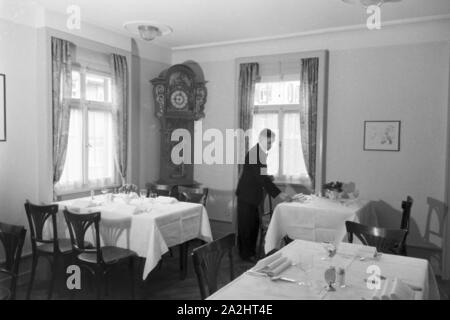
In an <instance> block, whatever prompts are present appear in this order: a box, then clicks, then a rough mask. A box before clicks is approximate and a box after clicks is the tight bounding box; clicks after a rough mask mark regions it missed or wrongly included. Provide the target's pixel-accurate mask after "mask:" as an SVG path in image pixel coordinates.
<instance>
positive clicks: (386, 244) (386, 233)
mask: <svg viewBox="0 0 450 320" xmlns="http://www.w3.org/2000/svg"><path fill="white" fill-rule="evenodd" d="M345 226H346V228H347V234H348V242H350V243H353V236H354V235H355V236H356V237H357V238H358V239H359V240H360V241H361V242H362V243H363V244H364V245H366V246H372V247H375V248H377V251H378V252H384V253H389V254H401V252H400V250H399V245H400V244H401V243H402V242H404V241H405V237H406V230H403V229H385V228H377V227H372V226H366V225H363V224H360V223H356V222H353V221H346V222H345Z"/></svg>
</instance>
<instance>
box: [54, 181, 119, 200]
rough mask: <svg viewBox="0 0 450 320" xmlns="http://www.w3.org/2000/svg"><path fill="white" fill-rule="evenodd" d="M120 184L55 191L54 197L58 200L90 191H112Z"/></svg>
mask: <svg viewBox="0 0 450 320" xmlns="http://www.w3.org/2000/svg"><path fill="white" fill-rule="evenodd" d="M120 186H121V185H120V184H113V185H106V186H102V187H99V186H95V187H91V188H90V187H83V188H79V189H68V190H61V191H56V196H57V197H58V198H61V197H64V198H68V197H70V196H75V195H78V194H82V193H87V192H90V191H91V190H94V192H98V191H101V190H102V189H114V188H120Z"/></svg>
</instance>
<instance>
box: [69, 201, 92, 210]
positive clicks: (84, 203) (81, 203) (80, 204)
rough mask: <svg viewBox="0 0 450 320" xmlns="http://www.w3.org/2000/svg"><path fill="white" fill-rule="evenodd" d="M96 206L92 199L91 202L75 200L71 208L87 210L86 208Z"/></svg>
mask: <svg viewBox="0 0 450 320" xmlns="http://www.w3.org/2000/svg"><path fill="white" fill-rule="evenodd" d="M95 206H96V204H95V203H94V202H93V201H92V200H90V199H89V200H86V199H77V200H74V201H73V202H72V203H71V204H70V207H73V208H78V209H86V208H90V207H95Z"/></svg>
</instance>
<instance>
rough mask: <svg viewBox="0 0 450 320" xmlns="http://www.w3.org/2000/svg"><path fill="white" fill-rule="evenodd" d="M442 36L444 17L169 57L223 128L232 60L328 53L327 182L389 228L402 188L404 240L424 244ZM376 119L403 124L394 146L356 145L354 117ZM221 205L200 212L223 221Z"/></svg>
mask: <svg viewBox="0 0 450 320" xmlns="http://www.w3.org/2000/svg"><path fill="white" fill-rule="evenodd" d="M449 40H450V21H449V20H448V19H444V20H437V21H427V22H417V23H412V24H408V25H406V24H405V25H393V26H387V27H383V28H382V29H381V30H380V31H375V32H373V31H368V30H365V29H361V30H348V31H344V32H341V31H340V32H334V33H333V32H331V33H327V34H316V35H308V36H304V37H301V38H289V39H280V40H273V41H270V42H268V41H266V42H265V41H261V42H255V43H245V44H237V45H223V46H212V47H198V48H188V49H179V50H175V51H174V54H173V62H174V63H178V62H183V61H185V60H188V59H189V60H195V61H196V62H198V63H199V64H200V65H201V67H202V68H203V69H204V72H205V78H206V80H208V81H209V82H208V85H207V86H208V90H209V91H210V95H209V98H208V102H207V105H206V110H207V112H208V111H209V112H211V113H210V114H209V113H207V114H206V119H205V120H204V122H205V124H206V125H207V126H208V127H217V128H219V129H223V128H234V127H236V123H237V117H236V103H235V101H236V100H235V97H236V83H237V82H236V80H237V79H236V67H235V61H236V60H237V59H238V58H241V57H249V56H260V55H270V54H284V53H290V52H302V51H312V50H324V49H327V50H329V51H330V63H329V68H330V70H329V96H328V132H327V140H328V142H327V159H326V161H327V166H326V170H327V173H326V180H336V179H340V180H344V181H354V182H356V184H357V188H358V189H360V191H361V196H362V197H364V198H366V199H371V200H375V201H377V202H378V210H379V215H380V223H382V224H383V225H387V226H391V227H397V226H398V224H399V222H400V220H399V219H400V211H399V209H400V202H401V200H403V199H405V197H406V195H407V194H410V195H411V196H412V197H413V198H414V199H415V203H414V206H413V210H412V219H413V225H412V233H411V235H410V238H409V239H410V243H411V244H418V245H423V244H424V243H423V241H422V235H423V233H424V228H425V221H426V215H427V210H428V208H427V204H426V197H428V196H430V197H434V198H437V199H439V200H441V201H444V200H445V197H444V190H445V160H446V158H445V153H444V151H443V150H445V144H446V141H447V137H446V127H447V120H446V119H447V108H448V82H449V79H448V78H449V57H450V48H449ZM218 88H220V89H218ZM216 91H219V92H220V93H217V92H216ZM216 94H218V96H216V97H215V95H216ZM213 113H214V115H212V114H213ZM380 119H381V120H383V119H386V120H389V119H392V120H401V121H402V142H401V143H402V146H401V151H400V152H367V151H366V152H364V151H362V139H363V121H364V120H380ZM206 125H205V126H206ZM231 172H232V170H228V169H227V168H226V167H214V166H213V167H212V168H199V169H198V170H197V171H196V179H199V180H200V181H202V182H204V183H205V184H206V185H213V186H215V185H217V184H218V181H220V184H222V185H226V186H227V189H230V188H234V187H235V185H236V180H237V177H236V174H235V173H234V177H233V179H230V177H229V174H231ZM218 177H221V178H220V180H218ZM222 181H223V182H222ZM223 211H224V209H222V211H217V212H211V211H209V212H210V215H211V216H213V217H216V216H219V215H220V217H219V219H221V220H228V221H230V219H231V216H232V215H230V214H229V211H228V210H226V212H225V214H223Z"/></svg>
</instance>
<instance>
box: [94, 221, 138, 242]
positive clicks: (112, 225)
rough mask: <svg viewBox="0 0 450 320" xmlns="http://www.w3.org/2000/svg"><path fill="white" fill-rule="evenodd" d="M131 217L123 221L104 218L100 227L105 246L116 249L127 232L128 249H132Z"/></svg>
mask: <svg viewBox="0 0 450 320" xmlns="http://www.w3.org/2000/svg"><path fill="white" fill-rule="evenodd" d="M130 228H131V217H125V218H122V219H106V218H102V223H101V225H100V236H101V238H102V240H103V244H104V245H105V246H112V247H116V246H117V243H118V241H119V239H120V237H121V236H122V234H123V233H124V232H126V242H127V249H130Z"/></svg>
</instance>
